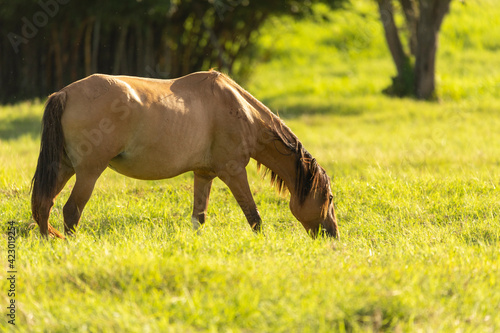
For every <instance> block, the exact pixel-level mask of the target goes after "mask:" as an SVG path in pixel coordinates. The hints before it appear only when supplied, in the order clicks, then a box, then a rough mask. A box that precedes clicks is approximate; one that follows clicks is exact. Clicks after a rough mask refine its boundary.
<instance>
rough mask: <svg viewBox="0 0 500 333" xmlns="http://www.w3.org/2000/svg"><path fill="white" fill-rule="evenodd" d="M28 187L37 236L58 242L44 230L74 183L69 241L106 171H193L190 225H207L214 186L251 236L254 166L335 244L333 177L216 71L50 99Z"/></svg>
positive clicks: (309, 225)
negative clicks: (223, 191)
mask: <svg viewBox="0 0 500 333" xmlns="http://www.w3.org/2000/svg"><path fill="white" fill-rule="evenodd" d="M41 132H42V133H41V143H40V153H39V156H38V162H37V166H36V171H35V174H34V176H33V179H32V183H31V192H32V193H31V209H32V216H33V219H34V220H35V222H36V223H37V224H38V227H39V229H40V232H41V234H42V236H44V238H47V237H49V236H50V237H57V238H62V239H64V238H65V236H64V235H63V234H61V233H60V232H59V231H58V230H56V229H55V228H54V227H53V226H52V225H51V224H50V223H49V215H50V211H51V209H52V206H53V205H54V201H55V198H56V196H57V195H58V194H59V193H60V192H61V191H62V189H63V188H64V186H65V184H66V183H67V182H68V180H69V179H70V178H71V177H72V176H73V175H76V181H75V184H74V186H73V189H72V191H71V194H70V196H69V198H68V200H67V202H66V204H65V205H64V208H63V218H64V233H65V234H66V235H67V236H70V235H73V234H74V233H75V231H76V227H77V225H78V223H79V221H80V217H81V214H82V211H83V209H84V207H85V205H86V204H87V202H88V200H89V199H90V197H91V194H92V191H93V189H94V186H95V183H96V181H97V179H98V178H99V176H100V175H101V173H102V172H103V171H104V170H105V169H106V168H107V167H110V168H111V169H113V170H115V171H117V172H119V173H121V174H123V175H125V176H128V177H132V178H136V179H143V180H158V179H166V178H171V177H175V176H177V175H179V174H182V173H185V172H189V171H192V172H193V173H194V201H193V212H192V216H191V221H192V224H193V228H194V229H195V230H197V229H198V228H199V227H200V226H202V225H203V224H204V223H205V216H206V212H207V206H208V201H209V196H210V189H211V185H212V181H213V179H214V178H215V177H218V178H220V179H221V180H222V181H223V182H224V183H225V184H226V185H227V186H228V187H229V189H230V191H231V193H232V194H233V196H234V197H235V199H236V201H237V203H238V204H239V206H240V207H241V209H242V211H243V213H244V215H245V217H246V220H247V221H248V223H249V224H250V227H251V228H252V230H254V231H256V232H258V231H260V230H261V228H262V219H261V217H260V213H259V211H258V209H257V207H256V204H255V202H254V199H253V197H252V193H251V191H250V188H249V184H248V180H247V173H246V169H245V167H246V165H247V164H248V163H249V160H250V158H252V159H254V160H256V161H257V166H258V168H259V170H260V171H261V173H263V174H264V175H265V174H270V178H271V184H273V185H275V186H276V188H277V189H278V191H279V192H289V193H290V204H289V207H290V210H291V212H292V214H293V215H294V216H295V218H296V219H297V220H298V221H300V222H301V223H302V225H303V227H304V228H305V229H306V231H307V232H308V233H309V234H310V235H311V236H312V237H313V238H316V237H317V236H318V235H320V234H324V235H326V236H330V237H335V238H338V237H339V230H338V225H337V218H336V216H335V210H334V204H333V195H332V190H331V188H330V187H331V185H330V178H329V177H328V175H327V173H326V171H325V170H324V169H323V168H322V167H321V166H320V165H319V164H318V162H317V161H316V159H314V158H313V157H312V156H311V154H310V153H309V152H308V151H307V150H306V149H305V148H304V147H303V145H302V143H301V142H300V141H299V139H298V138H297V136H295V134H294V133H293V132H292V131H291V130H290V129H289V128H288V127H287V126H286V125H285V124H284V123H283V122H282V121H281V119H280V118H279V117H278V116H276V115H275V114H274V113H272V112H271V111H270V110H269V109H268V108H267V107H266V106H265V105H264V104H263V103H261V102H260V101H259V100H257V99H256V98H255V97H253V96H252V95H251V94H250V93H249V92H247V91H246V90H245V89H243V88H242V87H241V86H240V85H238V84H237V83H236V82H234V81H233V80H232V79H231V78H230V77H228V76H227V75H225V74H222V73H220V72H217V71H215V70H211V71H206V72H195V73H192V74H189V75H186V76H183V77H180V78H176V79H170V80H159V79H150V78H140V77H133V76H121V75H120V76H110V75H104V74H93V75H90V76H88V77H86V78H84V79H81V80H79V81H76V82H73V83H71V84H69V85H68V86H66V87H64V88H63V89H61V90H60V91H58V92H55V93H53V94H52V95H50V96H49V98H48V100H47V102H46V104H45V110H44V114H43V117H42V130H41Z"/></svg>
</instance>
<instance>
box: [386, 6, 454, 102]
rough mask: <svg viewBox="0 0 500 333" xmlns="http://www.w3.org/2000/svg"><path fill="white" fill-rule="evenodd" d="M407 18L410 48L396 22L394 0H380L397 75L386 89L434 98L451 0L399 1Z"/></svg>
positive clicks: (424, 97) (422, 97)
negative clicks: (441, 38)
mask: <svg viewBox="0 0 500 333" xmlns="http://www.w3.org/2000/svg"><path fill="white" fill-rule="evenodd" d="M398 2H399V4H400V6H401V9H402V11H403V14H404V15H403V16H404V18H405V21H406V31H407V33H406V35H407V36H408V43H407V44H408V50H407V51H405V50H404V47H403V44H402V42H401V38H400V30H399V29H398V27H397V26H396V23H395V21H394V6H393V1H392V0H377V3H378V7H379V13H380V19H381V21H382V24H383V25H384V31H385V38H386V41H387V45H388V47H389V50H390V52H391V55H392V58H393V60H394V63H395V65H396V69H397V75H396V77H394V78H393V82H392V85H391V86H390V87H389V88H387V89H386V92H387V93H389V94H391V95H397V96H408V95H413V96H416V97H417V98H418V99H432V98H435V97H436V96H435V64H436V51H437V47H438V35H439V29H440V28H441V23H442V22H443V19H444V17H445V15H446V14H447V13H448V10H449V7H450V2H451V0H398Z"/></svg>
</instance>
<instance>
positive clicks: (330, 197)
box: [328, 194, 333, 202]
mask: <svg viewBox="0 0 500 333" xmlns="http://www.w3.org/2000/svg"><path fill="white" fill-rule="evenodd" d="M328 200H330V202H332V200H333V195H331V194H330V196H329V197H328Z"/></svg>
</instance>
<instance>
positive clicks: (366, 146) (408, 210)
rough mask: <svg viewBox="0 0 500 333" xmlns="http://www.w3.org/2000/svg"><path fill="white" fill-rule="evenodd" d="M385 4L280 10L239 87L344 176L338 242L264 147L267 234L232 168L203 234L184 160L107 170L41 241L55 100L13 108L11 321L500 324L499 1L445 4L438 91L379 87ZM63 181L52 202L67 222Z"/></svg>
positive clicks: (392, 326) (322, 326) (377, 327)
mask: <svg viewBox="0 0 500 333" xmlns="http://www.w3.org/2000/svg"><path fill="white" fill-rule="evenodd" d="M374 6H375V4H374V3H373V1H371V0H366V1H359V2H357V3H356V4H355V5H354V9H355V10H346V11H344V10H340V11H338V12H335V13H332V12H331V11H329V10H328V9H327V8H326V7H324V6H319V7H318V6H316V7H314V10H313V13H312V17H310V19H308V20H305V21H301V22H295V21H293V20H291V19H285V20H275V19H273V20H271V21H269V22H267V23H266V25H265V26H264V27H263V29H264V30H263V31H262V34H261V36H260V38H259V41H258V45H260V47H261V48H260V49H259V50H258V53H257V55H258V57H259V59H260V61H262V62H261V63H260V64H259V65H258V66H256V67H255V70H254V72H253V75H252V77H251V80H250V81H249V82H248V84H246V85H245V86H246V87H247V88H248V89H249V91H251V92H252V93H254V94H255V95H256V96H257V97H259V98H260V99H263V100H265V102H266V103H267V104H268V105H270V106H272V108H273V110H276V111H278V112H279V113H280V114H281V115H282V117H283V118H284V120H285V122H286V123H287V124H288V125H289V126H290V127H291V128H292V130H293V131H294V132H295V133H296V134H297V135H298V137H299V138H300V139H301V140H302V142H303V143H304V145H305V147H306V148H307V149H308V150H309V151H310V152H311V153H312V154H313V155H314V157H316V158H317V160H318V161H319V162H320V163H321V165H322V166H324V167H325V169H326V170H327V171H328V172H329V174H330V175H332V177H333V180H334V181H333V191H334V195H335V204H336V208H337V214H338V218H339V223H340V228H341V237H342V238H341V240H340V241H331V240H326V239H319V240H316V241H313V240H311V239H310V238H309V237H308V236H307V235H306V234H305V232H304V230H303V228H302V227H301V226H300V225H299V223H298V222H297V221H296V220H295V219H294V218H293V216H292V215H291V213H290V212H289V210H288V203H287V200H286V199H284V198H280V197H279V196H278V195H277V194H276V193H275V191H274V190H272V188H271V187H270V186H269V184H268V181H267V180H265V181H264V180H261V179H260V176H259V175H257V173H256V170H255V167H254V166H253V165H250V166H249V167H248V171H249V179H250V183H251V187H252V190H253V193H254V195H255V199H256V202H257V205H258V206H259V209H260V211H261V214H262V216H263V219H264V231H265V232H264V234H263V235H254V234H253V233H252V232H251V231H250V230H249V229H250V228H249V227H248V225H247V223H246V221H245V218H244V216H243V214H242V213H241V211H240V209H239V208H238V206H237V204H236V202H235V201H234V199H233V198H232V197H231V194H230V193H229V190H227V188H226V187H225V186H224V185H223V184H222V182H220V181H216V182H215V184H214V188H213V192H212V197H211V203H210V206H209V212H208V218H207V225H206V227H205V228H204V230H203V233H202V234H201V235H196V233H194V232H193V231H192V230H191V225H190V222H189V215H190V212H191V204H192V193H191V191H192V176H191V175H190V174H186V175H182V176H180V177H177V178H175V179H171V180H165V181H157V182H156V181H155V182H144V181H138V180H132V179H128V178H125V177H123V176H121V175H118V174H116V173H114V172H112V171H106V172H105V174H104V175H103V176H102V178H101V179H100V180H99V181H98V184H97V187H96V190H95V193H94V195H93V197H92V198H91V201H90V202H89V204H88V206H87V208H86V210H85V212H84V216H83V221H82V223H81V226H80V228H79V230H78V235H77V237H75V238H74V239H72V240H70V241H68V242H60V241H57V240H51V241H48V242H45V241H42V240H41V239H40V236H39V233H38V230H36V229H35V230H31V229H30V228H29V224H30V223H31V219H30V212H29V182H30V178H31V176H32V174H33V171H34V168H35V164H36V158H37V150H38V144H39V121H40V117H41V110H42V103H41V102H40V101H35V102H25V103H21V104H16V105H13V106H4V107H2V108H1V111H0V140H1V143H0V163H1V164H2V168H1V169H0V191H1V194H2V196H0V220H2V221H3V222H6V221H8V220H11V219H13V220H16V221H18V223H19V231H20V232H19V238H18V239H17V242H16V245H17V253H18V259H17V265H18V278H19V279H18V287H19V290H18V294H17V296H16V297H17V301H18V304H19V308H18V312H17V315H18V317H17V320H18V321H17V323H18V328H19V329H20V330H21V331H32V332H43V331H51V332H84V331H107V332H113V331H115V332H122V331H128V332H148V331H149V332H157V331H162V332H194V331H203V332H219V331H223V332H226V331H227V332H229V331H233V332H294V331H295V332H297V331H300V332H331V331H339V332H342V331H344V332H345V331H348V332H359V331H367V332H372V331H398V332H399V331H402V332H413V331H453V332H454V331H469V332H476V331H478V332H488V331H498V330H500V318H499V317H498V315H497V314H498V313H499V311H500V290H499V289H498V287H497V286H498V284H499V282H500V252H499V250H498V249H499V245H500V230H499V228H498V219H499V212H500V210H499V209H500V207H499V203H500V192H499V184H500V178H499V175H500V160H499V156H500V146H499V144H498V142H500V134H499V131H498V128H499V126H500V92H499V90H498V89H497V87H498V85H499V84H500V59H499V58H498V55H497V53H496V52H497V50H498V46H499V44H498V41H499V40H500V39H499V38H497V39H494V36H500V28H499V27H500V25H495V24H492V23H494V22H496V21H497V20H498V18H499V17H500V6H499V4H498V3H497V2H496V1H494V0H483V1H481V3H476V4H474V3H470V4H468V5H467V7H463V6H461V5H460V4H459V3H457V4H455V5H453V6H452V8H451V12H450V14H449V17H448V19H447V21H445V23H444V25H443V27H442V35H441V38H442V40H443V47H442V48H440V51H439V52H440V54H439V59H440V62H441V65H440V68H441V70H440V71H439V74H438V79H439V82H440V84H439V89H440V91H439V94H440V95H441V96H442V99H441V102H440V103H427V102H421V101H415V100H412V99H406V98H402V99H390V98H387V97H385V96H383V95H380V93H379V92H380V90H381V88H382V87H384V86H386V85H387V84H388V78H389V77H390V75H391V74H392V73H393V71H394V69H393V67H392V64H391V63H390V61H389V58H388V57H387V49H386V48H385V47H383V46H384V43H385V41H384V37H383V32H382V29H381V27H380V25H379V23H378V17H377V15H375V12H376V11H375V10H374V8H375V7H374ZM471 17H472V18H471ZM461 22H466V23H467V24H466V25H462V24H459V23H461ZM339 32H343V33H349V34H350V36H352V37H353V38H351V39H349V41H348V42H349V43H350V44H349V45H352V47H348V48H347V47H342V44H343V43H342V42H341V41H342V37H341V36H343V34H340V33H339ZM328 36H331V37H332V38H330V39H329V38H327V37H328ZM492 38H493V40H492ZM332 40H333V41H332ZM346 42H347V41H346ZM464 64H467V66H465V65H464ZM70 188H71V184H69V188H67V189H65V190H64V192H63V193H62V194H61V196H60V197H59V198H58V200H57V203H56V206H55V209H54V216H53V219H52V221H53V222H54V225H55V226H56V227H57V228H59V229H61V223H62V222H61V219H62V206H63V204H64V202H65V199H66V198H67V196H68V195H69V189H70ZM1 227H2V230H5V223H4V224H2V226H1ZM3 274H5V270H3V271H1V272H0V289H1V290H7V281H6V279H5V278H4V275H3ZM0 299H2V304H5V302H6V301H7V296H6V293H5V292H3V294H1V296H0ZM0 325H2V326H1V329H0V330H7V329H8V328H7V326H6V325H7V324H6V323H5V321H2V322H1V324H0Z"/></svg>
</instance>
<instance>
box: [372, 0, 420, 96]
mask: <svg viewBox="0 0 500 333" xmlns="http://www.w3.org/2000/svg"><path fill="white" fill-rule="evenodd" d="M377 3H378V7H379V13H380V20H381V21H382V24H383V26H384V33H385V40H386V41H387V46H388V47H389V51H390V52H391V56H392V59H393V60H394V64H395V65H396V70H397V76H396V77H394V78H393V79H392V80H393V82H392V85H391V86H390V87H389V88H387V89H386V90H385V92H386V93H388V94H390V95H397V96H405V95H408V94H411V93H412V90H413V84H412V82H413V69H412V67H411V64H410V59H409V58H408V56H407V55H406V53H405V52H404V49H403V45H402V43H401V39H400V38H399V33H398V28H397V27H396V23H395V22H394V15H393V12H394V8H393V6H392V0H378V1H377Z"/></svg>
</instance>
